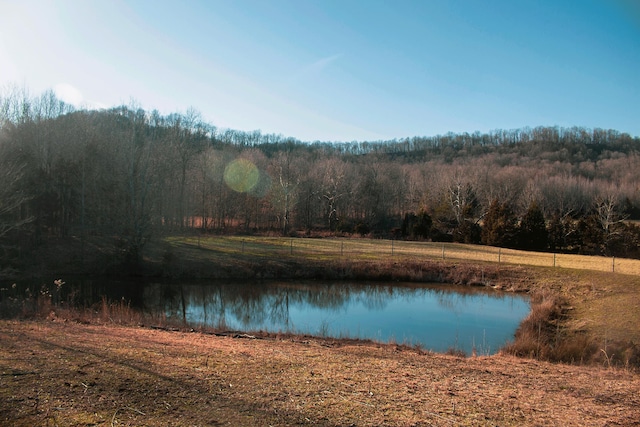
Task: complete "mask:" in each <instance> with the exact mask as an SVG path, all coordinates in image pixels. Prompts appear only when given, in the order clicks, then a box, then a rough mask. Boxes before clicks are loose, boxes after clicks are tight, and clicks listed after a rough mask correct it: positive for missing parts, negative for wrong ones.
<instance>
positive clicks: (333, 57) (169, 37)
mask: <svg viewBox="0 0 640 427" xmlns="http://www.w3.org/2000/svg"><path fill="white" fill-rule="evenodd" d="M15 85H17V86H19V87H23V88H26V89H27V90H28V91H29V92H30V93H31V94H32V95H39V94H41V93H42V92H44V91H45V90H49V89H51V90H54V91H55V92H56V94H57V95H58V97H60V98H61V99H63V100H65V101H66V102H69V103H71V104H74V105H75V106H76V107H79V108H109V107H113V106H118V105H123V104H126V105H129V104H135V105H138V106H141V107H142V108H144V109H146V110H149V111H151V110H154V109H156V110H158V111H159V112H160V113H162V114H169V113H174V112H178V113H180V112H186V111H187V110H188V109H190V108H193V109H195V110H197V111H199V112H200V113H201V115H202V117H203V118H204V119H205V120H206V121H207V122H209V123H211V124H213V125H215V126H217V127H218V128H220V129H236V130H243V131H253V130H261V131H262V132H263V133H275V134H282V135H284V136H287V137H289V136H290V137H294V138H297V139H299V140H301V141H345V142H346V141H376V140H389V139H394V138H403V137H412V136H433V135H438V134H445V133H447V132H454V133H462V132H469V133H472V132H474V131H480V132H488V131H491V130H495V129H516V128H522V127H526V126H529V127H536V126H556V125H557V126H566V127H571V126H584V127H587V128H604V129H615V130H618V131H620V132H627V133H629V134H631V135H632V136H640V0H486V1H476V0H415V1H412V0H382V1H379V0H313V1H312V0H202V1H197V0H186V1H180V2H177V1H175V0H174V1H165V0H58V1H44V0H37V1H36V0H0V91H1V90H6V88H9V87H11V86H15ZM0 93H2V92H0Z"/></svg>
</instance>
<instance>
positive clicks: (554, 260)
mask: <svg viewBox="0 0 640 427" xmlns="http://www.w3.org/2000/svg"><path fill="white" fill-rule="evenodd" d="M553 266H554V267H555V266H556V253H555V252H554V253H553Z"/></svg>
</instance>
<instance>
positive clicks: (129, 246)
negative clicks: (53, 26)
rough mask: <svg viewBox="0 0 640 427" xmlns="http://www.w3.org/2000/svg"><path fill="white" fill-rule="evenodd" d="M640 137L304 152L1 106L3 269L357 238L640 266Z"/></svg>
mask: <svg viewBox="0 0 640 427" xmlns="http://www.w3.org/2000/svg"><path fill="white" fill-rule="evenodd" d="M634 219H635V220H637V219H640V139H639V138H638V137H631V136H630V135H628V134H626V133H620V132H618V131H614V130H603V129H587V128H581V127H573V128H560V127H537V128H523V129H515V130H496V131H492V132H489V133H480V132H475V133H473V134H468V133H463V134H452V133H450V134H447V135H439V136H433V137H412V138H405V139H396V140H390V141H369V142H367V141H365V142H321V141H314V142H302V141H299V140H296V139H295V138H290V137H284V136H282V135H274V134H262V133H261V132H260V131H253V132H244V131H237V130H231V129H219V128H217V127H215V126H213V125H212V124H210V123H207V122H205V121H204V120H203V119H202V117H201V115H200V114H199V113H198V112H197V111H195V110H188V111H187V112H185V113H172V114H168V115H161V114H160V113H158V112H157V111H145V110H144V109H142V108H140V107H138V106H136V105H135V104H134V103H132V104H130V105H123V106H120V107H117V108H111V109H107V110H99V111H98V110H86V109H75V108H73V107H72V106H70V105H68V104H65V103H64V102H62V101H61V100H59V99H58V98H56V96H55V94H54V93H53V92H51V91H48V92H45V93H43V94H41V95H39V96H35V97H33V96H30V95H29V94H28V93H27V92H26V91H24V90H22V91H20V90H15V89H14V90H9V91H6V93H4V94H2V95H0V260H3V262H4V263H8V262H9V261H10V259H11V258H12V257H15V254H16V253H18V252H17V251H20V250H24V249H25V248H27V249H28V248H33V247H37V246H38V245H40V244H42V243H43V242H45V241H46V239H48V238H51V237H56V238H69V237H74V238H79V239H81V240H82V242H85V240H86V239H87V238H88V237H89V236H112V237H115V238H116V239H117V240H118V242H119V243H118V244H119V245H120V247H121V250H122V253H123V254H124V256H125V257H126V258H127V259H128V260H129V261H131V262H137V260H139V259H140V257H141V256H142V251H143V249H144V247H145V244H146V243H147V241H148V240H149V239H150V238H152V237H153V236H161V235H164V234H169V233H182V232H187V231H191V232H192V231H197V232H206V233H266V232H268V233H278V234H282V235H312V234H327V233H328V234H333V233H337V234H360V235H367V236H372V237H388V238H389V237H390V238H405V239H430V240H434V241H458V242H468V243H482V244H488V245H495V246H504V247H514V248H523V249H535V250H553V251H559V252H560V251H565V252H577V253H585V254H602V255H615V256H627V257H639V256H640V251H639V249H638V245H639V242H640V231H639V227H638V226H636V225H633V223H632V221H631V220H634Z"/></svg>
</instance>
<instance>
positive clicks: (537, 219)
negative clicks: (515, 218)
mask: <svg viewBox="0 0 640 427" xmlns="http://www.w3.org/2000/svg"><path fill="white" fill-rule="evenodd" d="M548 240H549V236H548V233H547V226H546V221H545V219H544V214H543V213H542V210H541V209H540V207H538V204H537V203H536V202H532V203H531V205H529V209H528V210H527V213H526V214H525V215H524V216H523V217H522V221H521V222H520V228H519V233H518V243H519V247H520V248H522V249H526V250H533V251H542V250H545V249H547V244H548Z"/></svg>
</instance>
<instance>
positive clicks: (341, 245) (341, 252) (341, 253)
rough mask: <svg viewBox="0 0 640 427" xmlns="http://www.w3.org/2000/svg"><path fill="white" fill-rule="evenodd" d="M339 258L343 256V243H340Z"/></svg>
mask: <svg viewBox="0 0 640 427" xmlns="http://www.w3.org/2000/svg"><path fill="white" fill-rule="evenodd" d="M340 256H344V242H340Z"/></svg>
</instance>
